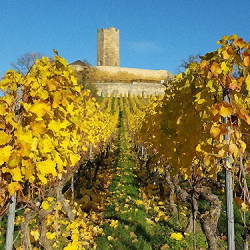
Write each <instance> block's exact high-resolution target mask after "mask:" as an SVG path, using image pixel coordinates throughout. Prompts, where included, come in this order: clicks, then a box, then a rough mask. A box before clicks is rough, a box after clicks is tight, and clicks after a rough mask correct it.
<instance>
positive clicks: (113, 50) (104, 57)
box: [97, 27, 120, 67]
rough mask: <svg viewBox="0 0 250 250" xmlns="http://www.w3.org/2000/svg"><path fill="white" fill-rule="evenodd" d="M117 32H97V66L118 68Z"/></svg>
mask: <svg viewBox="0 0 250 250" xmlns="http://www.w3.org/2000/svg"><path fill="white" fill-rule="evenodd" d="M119 40H120V39H119V30H118V29H116V28H113V27H110V28H107V29H98V30H97V66H118V67H119V66H120V45H119V44H120V42H119Z"/></svg>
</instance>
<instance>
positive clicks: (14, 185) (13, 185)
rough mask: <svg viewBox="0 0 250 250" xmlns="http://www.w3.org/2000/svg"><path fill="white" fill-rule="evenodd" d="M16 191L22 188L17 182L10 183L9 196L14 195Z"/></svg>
mask: <svg viewBox="0 0 250 250" xmlns="http://www.w3.org/2000/svg"><path fill="white" fill-rule="evenodd" d="M18 190H22V186H21V185H20V183H19V182H11V183H10V184H8V191H9V193H10V195H14V194H15V192H16V191H18Z"/></svg>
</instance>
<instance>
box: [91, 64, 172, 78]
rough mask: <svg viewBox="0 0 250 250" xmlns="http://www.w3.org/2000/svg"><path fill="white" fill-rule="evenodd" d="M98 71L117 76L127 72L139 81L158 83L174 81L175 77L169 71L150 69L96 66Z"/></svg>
mask: <svg viewBox="0 0 250 250" xmlns="http://www.w3.org/2000/svg"><path fill="white" fill-rule="evenodd" d="M95 68H96V69H98V70H101V71H104V72H107V73H112V74H117V73H119V72H126V73H129V74H133V75H135V76H136V77H137V78H138V79H147V78H151V79H154V80H157V81H160V80H166V79H172V78H173V77H174V75H173V74H172V73H170V72H168V71H167V70H150V69H136V68H123V67H110V66H96V67H95Z"/></svg>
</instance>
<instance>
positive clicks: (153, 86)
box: [96, 82, 166, 96]
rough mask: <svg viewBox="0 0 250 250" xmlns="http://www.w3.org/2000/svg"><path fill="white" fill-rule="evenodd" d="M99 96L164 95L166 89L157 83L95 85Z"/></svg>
mask: <svg viewBox="0 0 250 250" xmlns="http://www.w3.org/2000/svg"><path fill="white" fill-rule="evenodd" d="M96 88H97V91H98V92H97V94H98V95H99V96H106V95H107V96H111V95H114V96H120V95H123V96H128V95H134V96H151V95H164V93H165V89H166V87H165V86H164V85H162V84H158V83H142V82H134V83H96Z"/></svg>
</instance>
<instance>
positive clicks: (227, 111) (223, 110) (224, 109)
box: [219, 104, 233, 117]
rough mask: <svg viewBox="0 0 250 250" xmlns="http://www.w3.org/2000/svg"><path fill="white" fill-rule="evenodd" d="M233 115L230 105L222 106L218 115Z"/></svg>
mask: <svg viewBox="0 0 250 250" xmlns="http://www.w3.org/2000/svg"><path fill="white" fill-rule="evenodd" d="M232 113H233V108H232V107H231V106H230V105H225V104H224V105H222V106H221V108H220V110H219V114H220V115H221V116H223V117H227V116H230V115H231V114H232Z"/></svg>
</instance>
